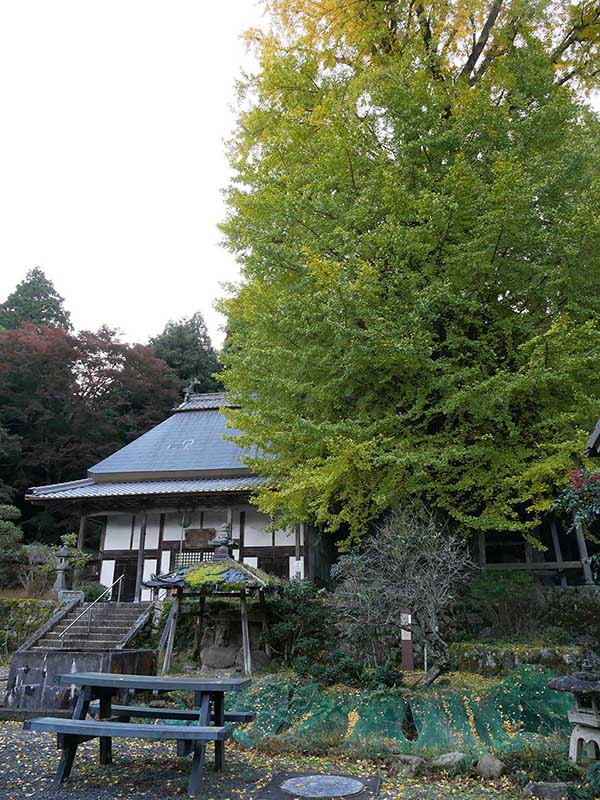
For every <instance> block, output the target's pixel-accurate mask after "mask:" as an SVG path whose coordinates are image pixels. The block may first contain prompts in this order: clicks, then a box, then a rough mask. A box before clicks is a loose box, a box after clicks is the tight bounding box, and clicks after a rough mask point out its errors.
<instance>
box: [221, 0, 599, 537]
mask: <svg viewBox="0 0 600 800" xmlns="http://www.w3.org/2000/svg"><path fill="white" fill-rule="evenodd" d="M268 8H269V12H270V15H269V20H270V22H269V23H268V25H267V26H266V28H265V30H263V31H251V32H250V33H249V34H248V36H249V39H250V40H251V42H252V45H253V46H254V47H255V48H256V51H257V54H258V63H259V67H258V69H257V71H256V74H254V75H250V76H246V77H244V78H243V79H242V80H241V82H240V112H239V118H238V124H237V128H236V131H235V133H234V136H233V139H232V141H231V145H230V156H231V163H232V166H233V169H234V177H233V179H232V182H231V184H230V186H229V188H228V192H227V200H228V206H229V213H228V218H227V220H226V221H225V223H224V225H223V230H224V233H225V237H226V241H227V244H228V246H229V248H230V249H231V250H232V251H233V252H234V253H235V254H236V256H237V258H238V260H239V262H240V264H241V268H242V279H241V281H240V283H239V284H238V285H236V286H233V287H231V290H230V292H229V295H228V297H227V298H226V299H225V300H224V301H223V309H224V311H225V313H226V314H227V317H228V331H229V338H228V347H227V350H226V353H225V362H226V371H225V373H224V380H225V381H226V384H227V386H228V388H229V390H230V391H231V393H232V394H233V396H235V397H236V398H237V399H238V400H239V402H240V408H239V409H237V410H232V411H230V412H229V414H230V416H231V419H232V422H233V423H234V424H235V425H236V427H238V428H240V430H241V431H242V439H243V441H244V442H246V443H247V444H249V445H252V446H255V447H256V448H257V450H256V451H255V452H256V453H257V455H256V457H255V458H253V459H252V460H251V461H250V463H251V465H252V466H253V467H255V468H256V469H258V470H259V471H261V472H262V473H263V474H265V475H266V476H268V478H269V479H270V481H269V483H268V484H267V485H266V486H265V488H264V489H263V490H261V492H260V494H259V502H260V505H261V506H262V508H263V509H264V510H266V511H268V512H270V513H272V514H274V515H275V517H276V518H277V520H278V521H280V522H282V523H292V522H295V521H297V520H310V521H312V522H313V523H315V524H317V525H319V526H322V527H323V528H325V529H328V530H330V531H333V532H337V536H338V538H340V539H342V540H345V541H346V542H348V541H351V540H353V539H357V538H360V536H361V535H362V533H363V532H364V531H365V529H366V527H367V526H368V524H369V522H370V521H371V520H373V519H375V518H377V517H378V516H379V515H380V514H381V512H382V511H383V510H384V509H386V508H388V507H389V506H390V505H392V504H395V503H401V502H403V501H410V500H420V499H425V500H426V501H427V502H428V503H429V504H430V505H431V506H433V507H434V508H436V509H437V510H438V511H439V512H443V513H445V514H446V515H447V516H448V517H449V518H450V519H451V520H453V521H455V522H456V524H457V525H458V526H460V527H461V529H462V530H463V531H465V532H469V531H475V530H495V531H503V530H506V531H507V530H512V531H515V530H516V531H523V532H525V533H528V532H531V531H532V530H533V529H534V528H535V526H536V525H537V524H538V523H539V520H540V519H541V517H542V516H543V514H544V513H545V512H546V511H547V510H548V509H549V508H550V506H551V503H552V496H553V494H554V493H555V490H556V487H557V485H558V484H560V483H561V482H562V481H564V478H565V475H566V474H567V472H568V470H569V469H570V467H571V465H572V457H573V454H574V453H577V452H578V451H579V450H580V449H581V446H582V443H583V441H584V439H585V436H586V434H587V433H588V432H589V428H590V426H591V425H592V423H593V421H594V420H595V418H596V417H597V416H598V411H599V410H600V369H599V364H600V325H599V322H598V320H599V312H600V181H599V178H600V124H599V120H598V116H597V114H596V112H595V111H594V108H593V106H592V105H590V98H591V96H592V94H593V91H594V90H595V89H596V88H597V86H598V82H599V81H600V51H599V46H600V4H598V3H597V2H595V3H592V2H587V0H586V1H585V2H566V1H565V0H555V2H530V1H529V2H526V1H525V0H504V1H503V0H492V1H491V2H490V1H489V0H488V1H487V2H474V1H473V0H463V1H462V2H457V1H456V0H444V2H441V0H436V2H429V3H425V2H420V0H417V1H416V2H413V1H411V2H408V0H396V1H395V0H276V1H274V2H271V3H270V4H269V5H268Z"/></svg>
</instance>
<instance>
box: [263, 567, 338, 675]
mask: <svg viewBox="0 0 600 800" xmlns="http://www.w3.org/2000/svg"><path fill="white" fill-rule="evenodd" d="M267 605H268V608H269V612H270V615H271V617H272V618H273V620H274V621H273V622H272V623H271V625H270V627H269V644H270V645H271V647H272V648H273V650H274V652H275V653H276V654H278V655H279V656H281V657H282V659H283V662H284V664H285V665H286V666H292V667H294V668H296V663H297V662H298V660H300V664H301V669H304V670H306V668H307V666H308V664H311V663H313V662H316V661H319V660H320V659H321V658H323V657H324V656H325V655H326V653H327V652H328V651H330V650H332V649H333V641H334V630H333V628H334V625H333V615H332V610H331V604H330V598H329V595H328V594H327V592H325V591H324V590H321V589H318V588H317V587H316V586H315V584H314V583H312V582H311V581H305V580H296V579H294V580H290V581H287V582H285V583H284V584H283V588H282V591H281V592H280V593H278V594H276V595H273V596H270V597H268V598H267Z"/></svg>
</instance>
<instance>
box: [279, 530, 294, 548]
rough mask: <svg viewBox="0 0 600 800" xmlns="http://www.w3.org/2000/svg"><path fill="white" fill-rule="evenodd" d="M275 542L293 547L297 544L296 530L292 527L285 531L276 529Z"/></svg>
mask: <svg viewBox="0 0 600 800" xmlns="http://www.w3.org/2000/svg"><path fill="white" fill-rule="evenodd" d="M275 544H276V545H283V546H284V547H293V546H294V545H295V544H296V532H295V531H294V530H293V529H292V528H288V529H287V530H284V531H275Z"/></svg>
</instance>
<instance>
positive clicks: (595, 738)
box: [569, 725, 600, 764]
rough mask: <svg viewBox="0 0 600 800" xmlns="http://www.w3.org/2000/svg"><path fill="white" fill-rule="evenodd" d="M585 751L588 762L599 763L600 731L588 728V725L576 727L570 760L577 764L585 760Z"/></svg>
mask: <svg viewBox="0 0 600 800" xmlns="http://www.w3.org/2000/svg"><path fill="white" fill-rule="evenodd" d="M584 750H585V751H587V752H586V755H587V761H598V760H599V758H600V730H599V729H598V728H588V726H587V725H575V727H574V728H573V733H572V734H571V740H570V742H569V758H570V759H571V761H574V762H575V763H576V764H581V763H582V761H583V760H584Z"/></svg>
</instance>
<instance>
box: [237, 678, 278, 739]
mask: <svg viewBox="0 0 600 800" xmlns="http://www.w3.org/2000/svg"><path fill="white" fill-rule="evenodd" d="M292 695H293V686H292V684H291V682H290V681H289V680H288V679H285V678H284V679H280V678H279V679H278V678H271V677H269V678H264V679H263V680H261V681H260V682H257V683H255V684H253V685H252V686H251V687H250V688H248V689H246V690H245V691H243V692H240V693H239V694H235V695H229V697H228V702H227V709H228V710H229V711H254V712H255V713H256V719H255V720H254V722H252V723H250V724H248V725H244V726H243V727H238V726H236V727H235V728H234V731H233V735H234V738H235V740H236V741H238V742H241V743H242V744H243V745H245V746H246V747H252V746H253V745H255V744H257V743H259V742H261V741H262V740H263V739H265V738H268V737H271V736H275V735H276V734H278V733H280V732H281V731H282V730H285V729H287V728H289V725H290V720H291V714H290V699H291V697H292Z"/></svg>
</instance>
